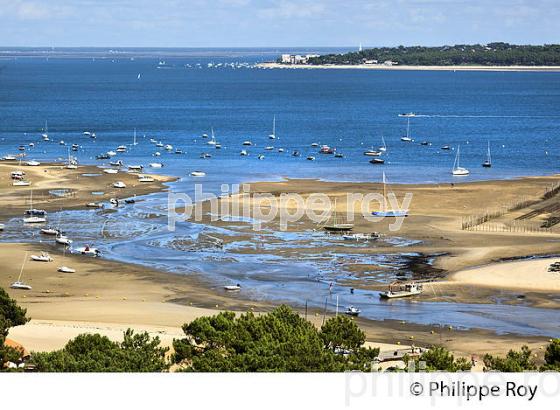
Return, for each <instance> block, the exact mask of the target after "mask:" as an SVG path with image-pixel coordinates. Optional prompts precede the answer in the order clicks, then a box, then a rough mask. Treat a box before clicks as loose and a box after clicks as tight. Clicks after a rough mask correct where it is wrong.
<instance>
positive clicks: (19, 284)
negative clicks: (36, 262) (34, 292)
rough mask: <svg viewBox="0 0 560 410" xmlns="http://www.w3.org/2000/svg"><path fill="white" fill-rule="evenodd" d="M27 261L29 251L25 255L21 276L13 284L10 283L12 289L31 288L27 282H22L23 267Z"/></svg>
mask: <svg viewBox="0 0 560 410" xmlns="http://www.w3.org/2000/svg"><path fill="white" fill-rule="evenodd" d="M25 262H27V252H25V255H24V256H23V263H22V264H21V269H20V271H19V276H18V278H17V280H16V281H15V282H13V283H12V284H10V288H11V289H16V290H31V289H32V288H31V286H30V285H27V284H26V283H24V282H22V280H21V277H22V276H23V268H24V267H25Z"/></svg>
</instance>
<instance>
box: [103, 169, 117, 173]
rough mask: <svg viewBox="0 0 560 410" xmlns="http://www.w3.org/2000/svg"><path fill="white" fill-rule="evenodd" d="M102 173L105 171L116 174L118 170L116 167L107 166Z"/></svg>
mask: <svg viewBox="0 0 560 410" xmlns="http://www.w3.org/2000/svg"><path fill="white" fill-rule="evenodd" d="M103 173H105V174H118V173H119V170H118V169H112V168H107V169H104V170H103Z"/></svg>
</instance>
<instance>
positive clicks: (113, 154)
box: [105, 151, 117, 157]
mask: <svg viewBox="0 0 560 410" xmlns="http://www.w3.org/2000/svg"><path fill="white" fill-rule="evenodd" d="M105 155H107V156H108V157H114V156H115V155H117V153H116V152H115V151H107V153H106V154H105Z"/></svg>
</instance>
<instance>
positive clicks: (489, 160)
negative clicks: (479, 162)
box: [488, 141, 492, 164]
mask: <svg viewBox="0 0 560 410" xmlns="http://www.w3.org/2000/svg"><path fill="white" fill-rule="evenodd" d="M488 163H489V164H491V163H492V158H491V157H490V141H488Z"/></svg>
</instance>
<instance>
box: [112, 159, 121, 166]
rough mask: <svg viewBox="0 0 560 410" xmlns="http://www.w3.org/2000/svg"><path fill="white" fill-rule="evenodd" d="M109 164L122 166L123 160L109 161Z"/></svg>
mask: <svg viewBox="0 0 560 410" xmlns="http://www.w3.org/2000/svg"><path fill="white" fill-rule="evenodd" d="M109 165H111V166H112V167H122V166H123V165H124V162H123V161H122V159H119V160H117V161H111V162H109Z"/></svg>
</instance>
